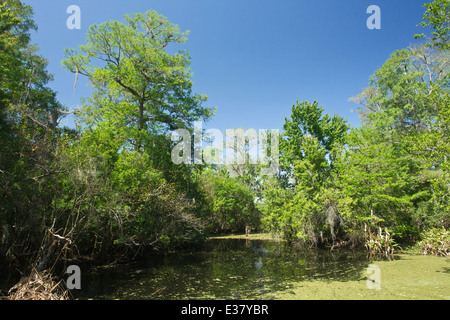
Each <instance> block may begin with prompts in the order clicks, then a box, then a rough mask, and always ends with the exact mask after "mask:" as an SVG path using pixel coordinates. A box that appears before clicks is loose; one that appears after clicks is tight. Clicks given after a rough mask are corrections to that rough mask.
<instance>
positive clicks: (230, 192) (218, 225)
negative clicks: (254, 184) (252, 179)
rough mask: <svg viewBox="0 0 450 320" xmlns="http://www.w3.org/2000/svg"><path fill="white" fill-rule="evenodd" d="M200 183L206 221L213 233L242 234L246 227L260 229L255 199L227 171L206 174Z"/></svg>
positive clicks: (249, 191)
mask: <svg viewBox="0 0 450 320" xmlns="http://www.w3.org/2000/svg"><path fill="white" fill-rule="evenodd" d="M200 179H201V181H200V189H201V191H202V193H203V194H204V207H203V209H202V211H203V212H204V213H203V219H204V220H205V221H206V222H207V229H208V230H209V231H210V232H213V233H223V232H237V231H240V232H243V231H244V230H245V227H246V226H251V227H252V228H257V227H258V226H259V213H258V211H257V210H256V207H255V203H254V199H255V198H254V195H253V193H252V191H251V190H250V189H249V188H248V187H247V186H246V185H244V184H243V183H242V182H240V181H239V179H238V178H234V177H230V176H229V174H228V173H227V172H226V171H224V170H220V171H218V172H217V171H212V170H205V171H204V172H203V173H202V174H201V177H200Z"/></svg>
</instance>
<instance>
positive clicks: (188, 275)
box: [74, 239, 450, 300]
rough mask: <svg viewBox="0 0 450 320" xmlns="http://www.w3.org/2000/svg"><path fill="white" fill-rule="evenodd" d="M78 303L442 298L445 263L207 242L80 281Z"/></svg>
mask: <svg viewBox="0 0 450 320" xmlns="http://www.w3.org/2000/svg"><path fill="white" fill-rule="evenodd" d="M74 298H79V299H154V300H157V299H164V300H179V299H252V300H257V299H286V300H287V299H450V259H449V258H442V257H430V256H415V255H396V256H394V258H393V259H391V260H373V259H369V258H368V257H367V254H366V252H361V251H354V252H352V251H340V252H329V251H326V250H316V249H310V250H299V249H294V248H292V247H290V246H288V245H286V244H285V243H283V242H276V241H270V240H247V239H211V240H208V241H207V242H206V243H205V244H204V245H203V246H202V247H200V248H196V249H192V250H186V251H182V252H177V253H171V254H164V255H151V256H148V257H145V258H143V259H142V260H141V261H140V262H139V263H135V264H133V265H129V266H127V267H122V268H114V269H98V270H97V271H96V272H92V273H90V274H85V273H83V274H82V290H81V291H77V292H76V293H75V294H74Z"/></svg>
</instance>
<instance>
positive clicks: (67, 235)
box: [0, 0, 450, 271]
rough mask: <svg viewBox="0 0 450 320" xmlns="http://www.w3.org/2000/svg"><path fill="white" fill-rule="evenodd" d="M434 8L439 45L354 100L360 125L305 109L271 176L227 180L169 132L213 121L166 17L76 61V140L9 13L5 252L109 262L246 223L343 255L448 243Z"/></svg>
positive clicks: (19, 19)
mask: <svg viewBox="0 0 450 320" xmlns="http://www.w3.org/2000/svg"><path fill="white" fill-rule="evenodd" d="M426 8H427V11H426V13H425V15H424V21H423V22H422V25H423V26H424V27H429V28H431V29H432V30H433V32H432V37H431V38H429V39H428V38H427V37H426V36H424V35H420V36H417V37H422V38H426V40H425V42H424V44H422V45H421V46H418V47H414V48H406V49H403V50H399V51H396V52H394V53H393V54H392V56H391V57H390V58H389V59H388V60H387V61H386V62H385V64H384V65H383V66H381V67H380V68H379V69H378V70H376V71H375V73H374V74H373V76H372V78H371V79H370V86H369V87H368V88H367V89H365V90H364V91H363V92H362V93H361V94H360V95H358V96H357V97H355V98H353V100H354V101H355V102H356V103H358V104H359V106H360V107H359V110H358V112H359V114H360V116H361V119H362V122H363V125H362V126H361V127H358V128H351V127H350V126H349V125H348V123H347V122H346V120H345V119H343V118H342V117H340V116H338V115H334V116H330V115H328V114H326V113H324V111H325V109H324V108H323V107H321V106H320V105H319V103H318V102H317V101H314V102H308V101H303V102H297V103H296V104H295V105H294V106H293V107H292V114H291V115H290V116H289V117H287V118H286V122H285V125H284V127H283V133H282V137H281V141H280V169H279V171H278V174H277V175H276V176H273V177H270V176H262V175H261V174H260V172H261V166H260V165H258V166H255V165H251V164H249V161H248V159H247V161H246V164H242V165H240V166H239V168H237V169H236V168H231V167H230V168H228V169H229V170H227V168H226V167H224V166H220V165H217V164H215V165H206V164H202V165H186V164H180V165H177V164H174V163H173V161H172V160H171V150H172V149H173V147H174V144H175V142H174V141H172V140H171V132H172V131H173V130H175V129H187V130H189V131H190V132H191V133H192V132H193V131H194V121H199V120H202V121H207V120H208V119H210V118H211V117H212V116H213V113H214V112H213V111H214V110H213V109H212V108H209V107H205V106H204V104H205V103H206V102H207V97H206V96H205V95H201V94H196V93H193V92H192V85H193V84H192V81H191V73H190V69H189V65H190V58H189V55H188V53H187V52H185V51H177V52H176V53H169V52H174V51H175V50H173V49H177V48H179V47H181V45H182V44H183V43H184V42H185V41H186V40H187V35H188V34H187V33H182V32H180V30H179V28H178V27H177V26H176V25H174V24H172V23H170V22H169V21H168V20H167V19H166V18H165V17H163V16H160V15H158V14H157V13H156V12H154V11H150V12H147V13H145V14H135V15H129V16H126V17H125V22H123V23H122V22H116V21H109V22H105V23H102V24H100V25H93V26H91V27H90V29H89V31H88V34H87V40H86V44H85V45H83V46H80V48H78V49H67V50H66V59H65V60H64V61H63V66H64V68H66V69H67V70H69V71H71V72H73V73H74V76H75V77H76V78H78V77H82V76H84V77H87V78H88V80H89V82H90V84H91V86H92V88H93V92H92V95H91V96H89V97H85V98H84V100H83V106H82V107H81V108H80V109H78V110H76V111H75V118H76V122H77V126H76V128H66V127H61V126H59V122H60V120H61V119H62V118H63V117H64V116H65V115H66V114H68V111H67V109H66V108H65V107H64V106H63V105H61V103H59V102H58V101H57V99H56V93H55V92H54V91H53V90H52V89H51V88H49V86H48V84H49V82H50V81H51V79H52V76H51V75H50V74H49V73H48V72H47V70H46V65H47V61H46V59H45V58H43V57H41V56H40V55H39V54H38V48H37V47H36V46H35V45H33V44H31V42H30V32H31V31H32V30H34V29H36V25H35V24H34V22H33V19H32V10H31V8H30V7H29V6H26V5H23V4H22V3H21V2H20V1H19V0H6V1H2V2H1V3H0V16H1V17H0V140H1V143H0V146H1V149H0V190H1V192H0V232H1V243H0V256H2V257H6V260H7V262H8V263H10V264H11V265H16V266H19V265H20V266H22V268H23V266H35V267H36V268H38V269H39V270H44V269H46V268H49V267H51V266H52V265H53V264H54V263H55V261H57V260H58V259H61V258H66V259H69V258H77V257H81V256H94V257H96V258H103V259H105V260H107V259H112V258H113V257H117V255H122V256H124V255H128V254H132V255H135V254H136V253H137V252H139V250H141V249H143V248H148V247H151V248H165V247H173V246H178V245H185V244H189V243H193V242H196V241H200V240H202V239H204V238H205V237H206V236H207V235H208V234H209V233H223V232H239V231H244V230H245V227H246V226H252V227H253V228H260V229H264V230H266V231H270V232H273V233H275V234H278V235H279V236H281V237H283V238H285V239H287V240H289V241H291V242H296V243H299V244H307V245H313V246H332V247H333V248H334V247H336V246H342V245H353V246H364V245H366V247H367V248H369V249H371V250H374V251H384V252H386V251H390V250H392V247H393V246H394V245H395V244H396V243H398V244H406V243H416V242H419V241H421V240H422V242H421V244H422V245H423V246H424V248H425V247H426V248H430V247H429V246H428V247H427V244H426V243H424V239H427V238H432V239H435V240H436V239H438V240H436V241H441V242H442V241H444V243H445V242H446V241H447V242H448V232H447V231H446V230H447V229H448V227H449V225H450V216H449V211H450V191H449V188H450V187H449V185H450V174H449V166H450V164H449V155H450V141H449V130H450V129H449V128H450V100H449V79H450V78H449V75H448V71H449V44H448V33H449V27H448V25H449V19H450V18H449V17H450V14H449V1H448V0H439V1H434V2H432V3H429V4H427V5H426ZM169 49H170V50H169ZM442 239H444V240H442ZM433 248H434V247H433ZM446 248H448V246H447V247H446ZM447 250H448V249H447ZM428 251H438V252H439V253H440V254H442V250H439V248H438V249H436V248H434V249H429V250H428ZM445 252H448V251H445ZM445 252H444V254H445ZM24 271H25V270H24Z"/></svg>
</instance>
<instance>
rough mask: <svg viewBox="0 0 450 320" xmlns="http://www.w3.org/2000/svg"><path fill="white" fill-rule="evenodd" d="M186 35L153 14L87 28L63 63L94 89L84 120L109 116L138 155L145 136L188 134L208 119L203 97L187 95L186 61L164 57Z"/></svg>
mask: <svg viewBox="0 0 450 320" xmlns="http://www.w3.org/2000/svg"><path fill="white" fill-rule="evenodd" d="M187 34H188V33H187V32H185V33H181V32H180V30H179V28H178V26H177V25H174V24H171V23H170V22H169V21H168V20H167V18H165V17H163V16H161V15H159V14H158V13H156V12H155V11H148V12H147V13H145V14H141V13H138V14H135V15H126V16H125V22H124V23H121V22H118V21H108V22H105V23H102V24H100V25H93V26H91V27H90V28H89V31H88V35H87V43H86V44H85V45H82V46H80V48H79V50H78V51H77V50H73V49H71V50H66V56H67V59H66V60H64V61H63V65H64V67H65V68H66V69H68V70H70V71H72V72H73V73H75V74H76V76H78V75H84V76H86V77H88V78H89V81H90V83H91V84H92V86H93V88H94V89H95V93H94V95H93V97H92V98H90V99H88V100H87V104H90V105H91V106H92V108H89V109H86V111H87V118H88V119H94V118H97V120H98V119H99V118H100V119H101V118H104V117H106V116H107V114H108V113H111V114H114V115H115V117H116V120H115V121H116V122H118V123H116V125H117V126H118V127H127V128H129V131H130V132H129V136H128V139H129V142H131V144H132V148H134V149H135V150H138V151H142V149H143V147H144V137H145V135H146V134H147V133H149V132H152V133H161V132H164V130H167V129H170V130H173V129H176V128H191V127H192V123H193V121H195V120H200V119H203V120H205V119H207V118H208V117H209V116H211V115H212V112H211V109H209V108H205V107H203V106H202V103H203V102H204V101H205V100H206V96H204V95H198V94H193V93H192V81H191V72H190V69H189V64H190V57H189V55H188V54H187V53H186V52H184V51H178V52H177V53H174V54H170V53H169V51H170V50H169V48H170V47H171V46H173V45H179V44H182V43H184V42H185V41H186V37H187ZM105 109H106V111H105ZM97 122H98V121H97ZM88 125H89V123H88Z"/></svg>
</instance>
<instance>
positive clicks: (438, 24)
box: [416, 0, 450, 50]
mask: <svg viewBox="0 0 450 320" xmlns="http://www.w3.org/2000/svg"><path fill="white" fill-rule="evenodd" d="M424 7H425V8H426V9H427V10H426V12H425V14H424V15H423V20H424V21H422V22H421V23H420V24H419V26H422V27H428V28H431V29H432V30H434V31H433V32H432V33H431V35H432V36H431V45H432V46H434V47H437V48H439V49H442V50H448V49H450V45H449V32H450V1H449V0H435V1H433V2H429V3H425V4H424ZM416 38H426V36H425V35H424V34H420V35H416Z"/></svg>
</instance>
